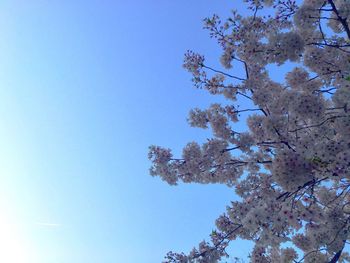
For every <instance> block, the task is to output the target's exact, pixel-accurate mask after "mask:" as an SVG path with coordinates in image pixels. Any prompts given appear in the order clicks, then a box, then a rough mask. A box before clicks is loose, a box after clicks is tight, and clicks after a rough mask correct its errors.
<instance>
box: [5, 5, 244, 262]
mask: <svg viewBox="0 0 350 263" xmlns="http://www.w3.org/2000/svg"><path fill="white" fill-rule="evenodd" d="M237 3H238V2H237V1H236V2H235V1H228V0H216V1H212V0H196V1H186V0H176V1H170V0H148V1H146V0H138V1H122V0H114V1H112V0H109V1H107V0H95V1H91V0H85V1H80V0H73V1H72V0H70V1H68V0H31V1H28V0H22V1H20V0H11V1H6V0H5V1H1V2H0V32H1V35H0V84H1V87H0V209H1V210H0V262H6V263H97V262H99V263H100V262H101V263H112V262H114V263H115V262H125V263H136V262H137V263H138V262H140V263H154V262H161V260H162V259H163V257H164V255H165V254H166V252H167V251H169V250H174V251H185V252H188V251H189V250H190V249H191V248H192V247H193V246H194V245H197V244H198V243H199V242H200V241H201V240H203V239H204V238H207V237H208V235H209V233H210V232H211V230H212V229H213V227H214V220H215V219H216V218H217V217H218V216H219V215H220V214H221V213H222V212H224V211H225V206H226V205H228V204H229V201H230V200H232V199H233V198H234V193H233V190H232V189H229V188H227V187H224V186H220V185H179V186H177V187H171V186H169V185H167V184H165V183H164V182H162V181H161V180H160V179H159V178H152V177H151V176H149V174H148V169H149V167H150V162H149V161H148V159H147V152H148V146H149V145H151V144H157V145H161V146H166V147H169V148H172V149H174V150H175V153H180V151H181V148H182V146H184V145H185V144H186V143H187V142H189V141H193V140H195V141H203V140H205V138H207V137H209V136H210V135H209V133H207V132H205V131H202V130H200V129H193V128H190V127H189V126H188V124H187V122H186V118H187V114H188V111H189V110H190V109H191V108H192V107H205V106H207V105H209V104H210V103H212V102H215V101H217V100H218V98H215V97H212V96H209V95H207V94H206V93H205V92H203V91H199V90H196V89H194V88H193V87H192V84H191V82H190V75H189V74H188V73H187V72H185V70H184V69H183V68H182V67H181V65H182V60H183V54H184V52H185V51H186V50H187V49H193V50H195V51H199V52H201V53H204V54H207V55H208V56H207V57H208V61H210V63H211V64H212V65H217V64H218V61H217V60H218V55H219V53H220V50H219V49H218V46H217V45H216V43H215V41H214V40H211V39H209V35H208V32H206V31H205V30H203V29H202V22H201V20H202V19H203V18H204V17H207V16H210V15H211V14H213V13H218V14H220V15H222V16H223V17H226V16H228V15H229V12H230V9H231V8H234V7H236V8H237V6H235V5H237ZM233 251H234V255H235V256H240V257H245V256H246V255H247V253H248V248H247V247H246V246H245V245H244V243H241V244H240V245H237V246H236V247H235V248H233Z"/></svg>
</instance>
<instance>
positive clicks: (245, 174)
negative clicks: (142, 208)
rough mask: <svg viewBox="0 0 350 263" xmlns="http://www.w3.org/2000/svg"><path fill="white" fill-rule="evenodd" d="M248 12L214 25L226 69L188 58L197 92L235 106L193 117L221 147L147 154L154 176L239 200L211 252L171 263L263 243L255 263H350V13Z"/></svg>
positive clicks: (258, 2) (317, 1) (334, 8)
mask: <svg viewBox="0 0 350 263" xmlns="http://www.w3.org/2000/svg"><path fill="white" fill-rule="evenodd" d="M243 2H245V3H246V4H247V7H248V10H249V11H250V15H248V16H242V15H240V14H239V13H238V12H237V11H232V16H231V17H230V18H228V19H227V20H225V21H223V20H221V19H220V18H219V16H218V15H214V16H212V17H211V18H207V19H205V20H204V28H205V29H207V30H208V31H209V34H210V37H212V38H213V39H215V40H216V41H217V42H218V44H219V45H220V47H221V48H222V55H221V57H220V58H219V59H220V62H221V64H222V69H217V68H213V67H211V66H210V64H209V62H208V61H206V60H205V58H204V56H202V55H199V54H197V53H195V52H192V51H188V52H187V53H186V54H185V60H184V64H183V66H184V68H185V69H186V70H188V71H189V72H190V73H191V74H192V77H193V78H192V81H193V83H194V85H195V87H197V88H203V89H205V90H207V91H208V92H209V93H210V94H213V95H223V96H224V97H225V98H226V99H227V104H225V105H223V104H219V103H213V104H211V105H210V106H209V108H207V109H199V108H194V109H192V110H191V111H190V113H189V117H188V122H189V124H190V125H191V126H192V127H198V128H202V129H210V130H211V131H212V135H213V137H212V138H209V139H208V140H207V141H206V142H205V143H203V144H199V143H197V142H190V143H188V144H187V145H186V146H185V147H184V149H183V152H182V156H180V157H179V158H175V157H174V156H173V154H172V152H171V150H170V149H167V148H162V147H159V146H151V147H150V152H149V159H150V160H151V161H152V167H151V169H150V173H151V175H152V176H159V177H160V178H161V179H162V180H164V181H166V182H167V183H169V184H171V185H176V184H179V183H180V182H182V183H202V184H208V183H220V184H224V185H227V186H228V187H231V188H233V189H234V190H235V193H236V195H237V196H238V198H239V200H238V201H234V202H231V204H230V205H229V206H228V207H227V209H226V211H225V213H223V214H222V215H221V216H219V217H218V219H217V220H216V222H215V223H216V230H214V231H213V232H212V233H211V234H210V241H208V242H207V241H203V242H201V243H200V244H199V245H198V246H197V247H195V248H193V249H192V250H191V251H190V252H189V253H187V254H185V253H176V252H169V253H168V254H167V255H166V257H165V262H182V263H190V262H203V263H204V262H208V263H209V262H220V260H221V259H222V258H224V257H227V256H230V255H228V254H227V251H226V248H227V247H228V246H229V244H231V243H232V244H233V245H232V246H233V249H234V240H236V239H245V240H250V241H252V242H253V243H254V248H253V250H252V251H251V254H250V262H255V263H264V262H266V263H275V262H276V263H279V262H285V263H292V262H300V263H301V262H310V263H311V262H313V263H326V262H329V263H335V262H350V255H349V254H348V253H347V252H346V251H345V250H346V245H347V244H348V242H349V241H350V25H349V24H350V2H349V1H347V0H304V1H294V0H244V1H243ZM286 62H289V63H292V65H293V66H291V67H290V71H289V72H288V73H286V74H285V76H284V81H280V82H277V81H276V80H274V79H273V75H275V74H271V72H269V69H270V71H271V68H270V66H273V68H274V71H276V72H273V73H277V74H278V67H279V66H282V65H284V64H285V63H286ZM237 67H241V69H242V70H240V71H237V70H235V69H236V68H237ZM237 72H243V74H237ZM238 125H240V126H239V127H238ZM242 127H246V129H245V130H244V131H242V129H241V128H242ZM238 128H240V129H238ZM237 196H236V200H237Z"/></svg>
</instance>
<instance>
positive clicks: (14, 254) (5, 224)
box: [0, 215, 32, 263]
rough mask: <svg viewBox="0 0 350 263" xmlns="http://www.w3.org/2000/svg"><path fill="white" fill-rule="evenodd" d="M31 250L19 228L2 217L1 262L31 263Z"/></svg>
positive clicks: (0, 237)
mask: <svg viewBox="0 0 350 263" xmlns="http://www.w3.org/2000/svg"><path fill="white" fill-rule="evenodd" d="M30 254H31V253H30V251H29V249H28V248H27V247H26V246H25V242H24V240H23V238H22V237H21V235H20V233H19V229H18V227H16V225H14V224H12V223H11V222H9V220H8V219H7V218H5V217H4V215H1V216H0V262H6V263H28V262H32V261H31V256H30Z"/></svg>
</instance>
